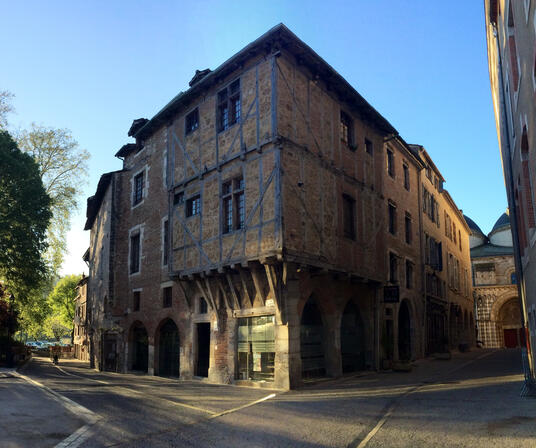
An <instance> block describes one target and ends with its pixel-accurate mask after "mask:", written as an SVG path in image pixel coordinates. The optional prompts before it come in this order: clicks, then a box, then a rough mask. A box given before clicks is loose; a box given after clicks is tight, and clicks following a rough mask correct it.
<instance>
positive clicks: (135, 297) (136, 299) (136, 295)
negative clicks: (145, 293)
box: [132, 289, 142, 311]
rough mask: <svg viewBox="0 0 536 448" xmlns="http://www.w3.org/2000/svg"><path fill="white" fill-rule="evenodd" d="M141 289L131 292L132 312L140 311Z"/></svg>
mask: <svg viewBox="0 0 536 448" xmlns="http://www.w3.org/2000/svg"><path fill="white" fill-rule="evenodd" d="M141 291H142V290H141V289H134V290H132V311H140V309H141Z"/></svg>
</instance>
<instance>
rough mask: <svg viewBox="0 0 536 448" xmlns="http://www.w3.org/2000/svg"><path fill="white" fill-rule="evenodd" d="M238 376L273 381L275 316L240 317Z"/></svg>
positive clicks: (245, 378) (242, 378) (246, 378)
mask: <svg viewBox="0 0 536 448" xmlns="http://www.w3.org/2000/svg"><path fill="white" fill-rule="evenodd" d="M237 349H238V378H239V379H241V380H253V381H273V380H274V366H275V316H273V315H272V316H259V317H242V318H240V319H238V343H237Z"/></svg>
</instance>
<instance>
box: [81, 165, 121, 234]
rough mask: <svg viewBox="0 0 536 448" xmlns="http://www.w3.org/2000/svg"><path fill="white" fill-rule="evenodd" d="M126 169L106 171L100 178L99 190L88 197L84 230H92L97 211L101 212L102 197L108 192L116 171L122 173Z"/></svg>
mask: <svg viewBox="0 0 536 448" xmlns="http://www.w3.org/2000/svg"><path fill="white" fill-rule="evenodd" d="M122 171H124V170H118V171H111V172H109V173H104V174H103V175H102V176H101V177H100V179H99V184H98V185H97V191H96V192H95V194H94V195H93V196H90V197H89V198H87V209H86V218H87V219H86V224H85V226H84V230H90V229H91V227H93V223H94V222H95V218H96V217H97V213H99V209H100V206H101V203H102V199H103V198H104V194H105V193H106V190H107V189H108V185H110V181H111V180H112V176H113V175H114V174H115V173H120V172H122Z"/></svg>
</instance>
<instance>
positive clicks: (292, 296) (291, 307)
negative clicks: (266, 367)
mask: <svg viewBox="0 0 536 448" xmlns="http://www.w3.org/2000/svg"><path fill="white" fill-rule="evenodd" d="M282 295H283V306H284V307H285V310H286V313H285V314H286V322H283V323H282V324H281V325H278V326H277V327H276V355H275V359H276V363H275V365H276V372H275V383H276V384H275V385H276V387H281V388H283V389H292V388H296V387H297V386H299V385H300V384H301V368H302V365H301V352H300V316H299V315H298V302H299V299H300V286H299V282H298V280H296V279H288V280H287V284H286V285H285V287H284V288H283V291H282Z"/></svg>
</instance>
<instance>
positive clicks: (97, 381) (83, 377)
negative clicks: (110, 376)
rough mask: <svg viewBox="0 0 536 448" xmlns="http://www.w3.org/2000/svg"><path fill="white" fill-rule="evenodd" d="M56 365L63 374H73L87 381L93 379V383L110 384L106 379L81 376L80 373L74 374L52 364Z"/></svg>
mask: <svg viewBox="0 0 536 448" xmlns="http://www.w3.org/2000/svg"><path fill="white" fill-rule="evenodd" d="M54 367H56V368H57V369H58V370H60V371H62V372H63V373H64V374H65V375H69V376H74V377H76V378H81V379H83V380H87V381H94V382H95V383H100V384H110V383H109V382H107V381H101V380H94V379H93V378H88V377H86V376H81V375H76V374H74V373H69V372H67V371H66V370H64V369H62V368H61V367H60V366H56V365H55V366H54Z"/></svg>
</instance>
